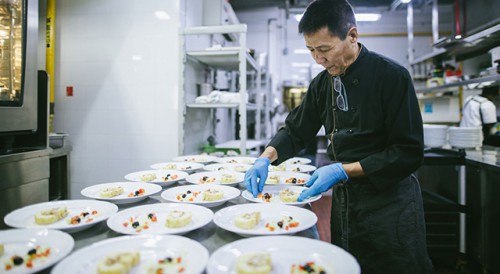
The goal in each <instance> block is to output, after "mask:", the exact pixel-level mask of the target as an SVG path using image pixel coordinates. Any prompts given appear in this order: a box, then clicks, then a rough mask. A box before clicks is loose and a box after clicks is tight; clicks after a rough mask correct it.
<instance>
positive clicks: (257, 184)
mask: <svg viewBox="0 0 500 274" xmlns="http://www.w3.org/2000/svg"><path fill="white" fill-rule="evenodd" d="M270 163H271V161H270V160H269V159H268V158H265V157H259V158H257V160H255V163H253V166H252V167H251V168H250V169H249V170H248V171H247V172H246V174H245V180H244V182H245V185H246V187H247V189H248V191H249V192H250V193H252V195H253V197H254V198H257V194H259V193H260V192H262V189H264V184H265V183H266V180H267V173H268V171H269V164H270ZM257 179H259V181H257Z"/></svg>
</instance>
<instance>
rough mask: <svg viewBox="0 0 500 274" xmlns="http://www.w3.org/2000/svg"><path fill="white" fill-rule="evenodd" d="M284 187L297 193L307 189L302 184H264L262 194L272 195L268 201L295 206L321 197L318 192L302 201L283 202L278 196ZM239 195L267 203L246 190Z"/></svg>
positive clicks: (249, 199)
mask: <svg viewBox="0 0 500 274" xmlns="http://www.w3.org/2000/svg"><path fill="white" fill-rule="evenodd" d="M284 188H288V189H290V190H292V191H293V192H298V193H301V192H302V191H303V190H305V189H307V187H303V186H287V185H265V186H264V189H263V190H262V194H264V193H269V194H271V195H272V198H271V200H270V202H269V203H273V204H274V203H276V204H286V205H295V206H304V205H305V204H308V203H312V202H314V201H317V200H319V199H320V198H321V194H319V195H316V196H312V197H309V198H307V199H305V200H304V201H302V202H293V203H285V202H282V201H281V200H280V197H279V196H280V190H282V189H284ZM241 196H243V198H245V199H247V200H248V201H250V202H254V203H268V202H266V201H265V200H263V199H261V198H259V197H257V198H254V197H253V195H252V194H251V193H250V192H249V191H248V190H245V191H243V193H241Z"/></svg>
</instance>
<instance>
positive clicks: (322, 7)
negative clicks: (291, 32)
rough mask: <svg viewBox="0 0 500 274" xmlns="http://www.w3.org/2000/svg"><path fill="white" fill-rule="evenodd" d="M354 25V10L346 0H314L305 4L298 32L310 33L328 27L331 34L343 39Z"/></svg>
mask: <svg viewBox="0 0 500 274" xmlns="http://www.w3.org/2000/svg"><path fill="white" fill-rule="evenodd" d="M355 26H356V19H355V18H354V11H353V10H352V7H351V5H350V4H349V2H347V1H346V0H315V1H313V2H311V3H310V4H309V6H307V8H306V11H305V12H304V15H303V16H302V19H301V20H300V22H299V33H300V34H312V33H315V32H317V31H319V30H320V29H322V28H324V27H328V30H329V31H330V34H331V35H333V36H337V37H338V38H339V39H340V40H344V39H345V38H346V37H347V32H348V31H349V29H350V28H352V27H355Z"/></svg>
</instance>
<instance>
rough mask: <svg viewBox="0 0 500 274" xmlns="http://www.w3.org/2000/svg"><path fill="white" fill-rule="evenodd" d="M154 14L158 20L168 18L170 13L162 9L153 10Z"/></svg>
mask: <svg viewBox="0 0 500 274" xmlns="http://www.w3.org/2000/svg"><path fill="white" fill-rule="evenodd" d="M155 16H156V18H158V19H160V20H170V15H168V13H167V12H165V11H163V10H157V11H155Z"/></svg>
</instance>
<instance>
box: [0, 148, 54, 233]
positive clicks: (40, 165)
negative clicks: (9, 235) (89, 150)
mask: <svg viewBox="0 0 500 274" xmlns="http://www.w3.org/2000/svg"><path fill="white" fill-rule="evenodd" d="M49 175H50V174H49V150H47V149H41V150H33V151H28V152H22V153H15V154H9V155H2V156H0V229H4V228H7V226H6V225H5V224H4V222H3V218H4V216H5V215H6V214H7V213H9V212H11V211H12V210H14V209H17V208H20V207H23V206H26V205H29V204H35V203H40V202H46V201H48V200H49Z"/></svg>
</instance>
